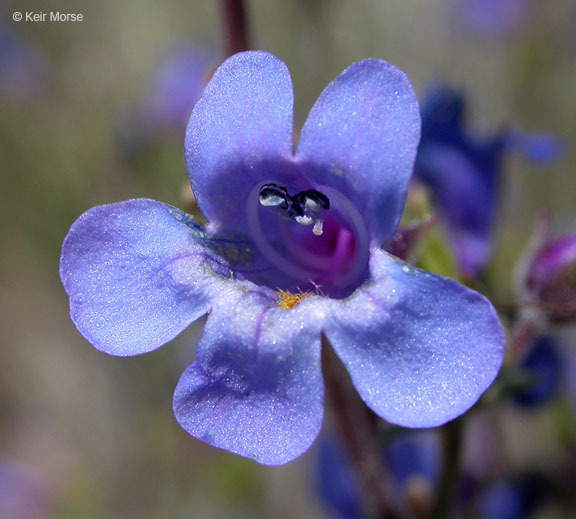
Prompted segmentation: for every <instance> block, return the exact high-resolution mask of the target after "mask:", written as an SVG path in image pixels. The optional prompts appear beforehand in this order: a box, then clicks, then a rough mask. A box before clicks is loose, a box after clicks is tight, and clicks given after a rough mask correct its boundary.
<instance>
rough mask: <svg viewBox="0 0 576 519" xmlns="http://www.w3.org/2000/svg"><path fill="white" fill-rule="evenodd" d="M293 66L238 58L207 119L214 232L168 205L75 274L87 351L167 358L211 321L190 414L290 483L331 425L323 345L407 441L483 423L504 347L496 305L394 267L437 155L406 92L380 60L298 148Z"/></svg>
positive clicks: (94, 223) (199, 126)
mask: <svg viewBox="0 0 576 519" xmlns="http://www.w3.org/2000/svg"><path fill="white" fill-rule="evenodd" d="M292 108H293V94H292V86H291V79H290V75H289V73H288V70H287V68H286V66H285V65H284V64H283V63H282V62H281V61H279V60H278V59H277V58H275V57H274V56H272V55H270V54H267V53H264V52H247V53H241V54H237V55H235V56H233V57H231V58H230V59H228V60H227V61H226V62H225V63H224V64H223V65H222V66H221V67H220V68H219V69H218V70H217V71H216V72H215V74H214V76H213V78H212V80H211V81H210V83H209V84H208V86H207V87H206V89H205V91H204V94H203V96H202V97H201V99H200V100H199V101H198V103H197V104H196V106H195V107H194V111H193V113H192V116H191V119H190V122H189V125H188V129H187V132H186V143H185V148H186V162H187V168H188V174H189V178H190V182H191V184H192V188H193V190H194V193H195V195H196V198H197V202H198V206H199V208H200V209H201V211H202V213H203V214H204V216H205V217H206V220H207V222H208V223H207V224H206V226H202V225H200V224H199V223H197V222H196V221H194V220H193V219H192V217H190V216H188V215H186V214H185V213H183V212H181V211H179V210H178V209H175V208H174V207H171V206H168V205H166V204H163V203H160V202H156V201H153V200H128V201H126V202H120V203H116V204H112V205H106V206H100V207H95V208H93V209H91V210H89V211H88V212H86V213H85V214H83V215H82V216H81V217H80V218H79V219H78V220H77V221H76V222H75V223H74V225H73V226H72V228H71V230H70V232H69V234H68V236H67V237H66V239H65V241H64V245H63V251H62V258H61V264H60V273H61V278H62V282H63V284H64V287H65V289H66V291H67V292H68V295H69V296H70V305H71V316H72V319H73V321H74V323H75V324H76V326H77V328H78V329H79V330H80V332H81V333H82V334H83V335H84V337H85V338H86V339H87V340H88V341H89V342H91V343H92V344H93V345H94V346H95V347H96V348H98V349H99V350H102V351H104V352H107V353H110V354H112V355H119V356H128V355H136V354H140V353H145V352H149V351H152V350H154V349H156V348H158V347H160V346H162V345H163V344H165V343H167V342H168V341H170V340H172V339H173V338H174V337H176V336H177V335H178V334H179V333H180V332H181V331H182V330H184V329H185V328H186V327H187V326H188V325H189V324H190V323H192V322H193V321H195V320H196V319H198V318H199V317H201V316H202V315H204V314H209V316H208V320H207V323H206V326H205V328H204V332H203V335H202V337H201V339H200V341H199V344H198V348H197V360H196V362H195V363H193V364H192V365H191V366H189V367H188V369H187V370H186V371H185V372H184V374H183V375H182V377H181V379H180V382H179V383H178V386H177V388H176V392H175V395H174V412H175V415H176V418H177V420H178V421H179V423H180V424H181V425H182V427H183V428H184V429H185V430H186V431H188V432H189V433H190V434H191V435H193V436H195V437H196V438H199V439H200V440H202V441H204V442H206V443H209V444H211V445H214V446H216V447H219V448H222V449H226V450H228V451H231V452H234V453H236V454H240V455H242V456H246V457H250V458H254V459H255V460H256V461H258V462H260V463H263V464H269V465H278V464H283V463H286V462H288V461H291V460H293V459H294V458H296V457H297V456H299V455H301V454H302V453H303V452H304V451H306V450H307V449H308V447H309V446H310V445H311V444H312V442H313V441H314V439H315V438H316V437H317V435H318V433H319V431H320V428H321V424H322V418H323V408H324V387H323V382H322V375H321V368H320V345H321V340H320V339H321V335H322V334H325V336H326V337H327V338H328V340H329V341H330V343H331V345H332V346H333V347H334V349H335V351H336V352H337V354H338V355H339V356H340V358H341V360H342V362H343V363H344V365H345V366H346V368H347V369H348V371H349V373H350V375H351V377H352V380H353V382H354V385H355V386H356V388H357V390H358V392H359V393H360V396H361V397H362V398H363V399H364V401H365V402H366V404H367V405H368V406H369V407H370V408H372V409H373V410H374V411H375V412H376V413H377V414H378V415H380V416H381V417H383V418H385V419H386V420H389V421H390V422H393V423H397V424H400V425H404V426H408V427H432V426H436V425H440V424H443V423H445V422H446V421H448V420H451V419H453V418H454V417H456V416H458V415H460V414H461V413H463V412H465V411H466V410H467V409H468V408H469V407H470V406H472V405H473V404H474V403H475V402H476V401H477V399H478V398H479V396H480V395H481V394H482V392H483V391H484V390H485V389H486V388H487V387H488V386H489V385H490V384H491V383H492V381H493V379H494V378H495V376H496V374H497V372H498V370H499V368H500V364H501V361H502V354H503V346H504V337H503V332H502V328H501V325H500V323H499V321H498V318H497V316H496V313H495V311H494V309H493V307H492V306H491V305H490V303H489V302H488V301H487V300H486V299H485V298H484V297H482V296H481V295H479V294H477V293H476V292H473V291H471V290H469V289H468V288H466V287H464V286H462V285H460V284H458V283H456V282H454V281H451V280H449V279H445V278H441V277H439V276H435V275H433V274H428V273H425V272H423V271H421V270H418V269H416V268H414V267H412V266H410V265H408V264H406V263H403V262H402V261H400V260H398V259H396V258H393V257H391V256H389V255H388V254H387V253H386V252H384V251H383V249H382V248H381V245H382V243H383V242H386V241H387V240H389V239H390V238H391V237H392V236H393V234H394V231H395V229H396V227H397V225H398V222H399V220H400V216H401V214H402V210H403V206H404V201H405V197H406V190H407V186H408V182H409V180H410V176H411V173H412V166H413V162H414V158H415V155H416V148H417V145H418V140H419V137H420V116H419V112H418V105H417V101H416V98H415V96H414V93H413V90H412V87H411V85H410V83H409V81H408V79H407V78H406V76H405V75H404V74H403V73H402V72H401V71H399V70H398V69H396V68H395V67H393V66H392V65H390V64H388V63H386V62H384V61H380V60H376V59H368V60H364V61H360V62H358V63H355V64H353V65H352V66H351V67H350V68H348V69H347V70H346V71H344V72H343V73H342V75H340V76H339V77H338V78H337V79H336V80H335V81H334V82H333V83H332V84H330V85H329V86H328V87H327V88H326V90H325V91H324V92H323V93H322V95H321V96H320V98H319V100H318V101H317V103H316V105H315V106H314V107H313V109H312V111H311V113H310V115H309V117H308V120H307V121H306V124H305V125H304V128H303V130H302V132H301V135H300V142H299V143H298V147H297V149H296V151H295V150H294V148H293V142H292V139H293V134H294V132H293V128H292V117H293V115H292Z"/></svg>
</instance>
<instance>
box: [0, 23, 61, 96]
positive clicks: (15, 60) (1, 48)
mask: <svg viewBox="0 0 576 519" xmlns="http://www.w3.org/2000/svg"><path fill="white" fill-rule="evenodd" d="M0 70H2V73H1V74H0V93H2V94H3V95H6V96H7V97H9V98H11V99H13V100H16V101H18V100H19V101H27V102H28V101H31V100H33V99H34V98H35V97H38V96H39V95H40V94H42V93H43V92H44V91H45V90H46V87H47V86H48V82H49V76H50V74H49V72H50V69H49V66H48V63H47V61H46V58H45V56H43V55H42V53H41V52H40V51H39V50H38V49H37V48H36V47H34V46H33V45H32V44H30V43H29V42H28V41H26V40H25V39H24V38H23V37H22V35H21V34H19V33H18V32H17V31H16V30H14V27H13V24H11V25H9V24H5V23H3V22H0Z"/></svg>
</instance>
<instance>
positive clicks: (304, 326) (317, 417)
mask: <svg viewBox="0 0 576 519" xmlns="http://www.w3.org/2000/svg"><path fill="white" fill-rule="evenodd" d="M312 299H318V298H309V299H308V300H306V301H303V302H302V303H300V305H298V306H297V307H296V308H295V309H293V310H290V311H287V310H280V309H278V308H273V307H270V301H269V300H266V299H265V298H264V297H262V296H261V295H258V294H256V293H255V292H248V293H243V294H242V293H237V294H236V295H232V294H228V293H226V294H222V297H220V299H219V304H218V306H217V307H216V308H215V309H214V311H213V312H212V314H211V315H210V318H209V319H208V323H207V325H206V327H205V329H204V334H203V336H202V338H201V340H200V343H199V345H198V360H197V362H196V363H194V364H192V365H191V366H190V367H189V368H188V369H187V370H186V371H185V373H184V374H183V375H182V378H181V379H180V382H179V383H178V386H177V388H176V392H175V394H174V413H175V415H176V419H177V420H178V422H179V423H180V425H181V426H182V427H183V428H184V429H185V430H186V431H187V432H188V433H190V434H191V435H192V436H194V437H196V438H198V439H200V440H202V441H204V442H206V443H209V444H210V445H213V446H214V447H218V448H221V449H225V450H228V451H230V452H233V453H235V454H239V455H241V456H245V457H248V458H253V459H255V460H256V461H257V462H259V463H262V464H264V465H281V464H284V463H287V462H289V461H291V460H293V459H295V458H296V457H298V456H300V455H301V454H302V453H303V452H304V451H306V450H307V449H308V447H310V445H311V444H312V442H313V441H314V439H315V438H316V437H317V435H318V433H319V431H320V427H321V424H322V417H323V407H324V388H323V384H322V375H321V370H320V326H321V325H320V321H321V319H319V317H318V313H317V312H315V311H314V306H315V304H314V302H313V301H312ZM306 303H308V304H306Z"/></svg>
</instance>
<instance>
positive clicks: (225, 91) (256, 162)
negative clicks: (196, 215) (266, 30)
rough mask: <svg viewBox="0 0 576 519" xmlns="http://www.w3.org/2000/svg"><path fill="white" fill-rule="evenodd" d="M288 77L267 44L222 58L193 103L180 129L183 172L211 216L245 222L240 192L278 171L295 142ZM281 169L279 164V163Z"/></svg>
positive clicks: (232, 223) (224, 223)
mask: <svg viewBox="0 0 576 519" xmlns="http://www.w3.org/2000/svg"><path fill="white" fill-rule="evenodd" d="M293 104H294V100H293V93H292V81H291V79H290V74H289V72H288V69H287V68H286V65H284V63H282V62H281V61H280V60H279V59H278V58H276V57H274V56H272V55H271V54H268V53H266V52H243V53H240V54H236V55H234V56H232V57H231V58H229V59H228V60H226V61H225V62H224V63H223V64H222V65H221V66H220V68H218V70H216V72H215V73H214V76H213V77H212V79H211V80H210V83H208V85H207V86H206V89H205V90H204V94H203V95H202V97H201V98H200V100H199V101H198V102H197V103H196V105H195V107H194V110H193V112H192V116H191V117H190V122H189V123H188V128H187V130H186V142H185V148H186V164H187V168H188V177H189V178H190V182H191V184H192V189H193V191H194V194H195V196H196V200H197V202H198V206H199V207H200V209H201V211H202V213H203V214H204V216H205V217H206V218H207V219H208V220H209V221H210V223H211V224H213V225H215V226H219V227H225V228H226V230H228V231H234V230H242V229H246V225H245V220H246V215H245V213H246V200H247V199H248V194H249V193H250V190H251V189H252V187H253V186H254V184H256V183H257V182H259V181H261V180H266V178H270V177H275V178H278V177H280V178H282V171H281V170H282V168H283V166H282V165H281V164H277V165H276V166H275V165H274V164H272V163H278V162H282V159H283V158H289V157H291V155H292V147H293V124H292V118H293V113H292V112H293ZM278 170H280V171H278Z"/></svg>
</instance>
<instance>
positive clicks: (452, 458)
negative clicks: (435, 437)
mask: <svg viewBox="0 0 576 519" xmlns="http://www.w3.org/2000/svg"><path fill="white" fill-rule="evenodd" d="M440 432H441V434H442V451H443V464H442V476H441V479H440V487H439V489H438V494H437V496H436V504H435V506H434V509H433V511H432V515H431V519H445V518H446V517H448V516H449V514H450V508H451V506H452V505H453V503H454V493H455V491H456V488H457V483H458V475H459V472H460V456H461V452H462V440H463V432H464V419H463V418H458V419H456V420H453V421H451V422H448V423H447V424H446V425H445V426H444V427H442V429H440Z"/></svg>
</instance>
